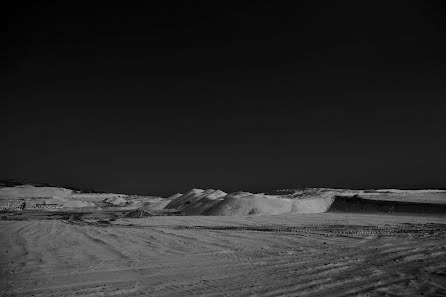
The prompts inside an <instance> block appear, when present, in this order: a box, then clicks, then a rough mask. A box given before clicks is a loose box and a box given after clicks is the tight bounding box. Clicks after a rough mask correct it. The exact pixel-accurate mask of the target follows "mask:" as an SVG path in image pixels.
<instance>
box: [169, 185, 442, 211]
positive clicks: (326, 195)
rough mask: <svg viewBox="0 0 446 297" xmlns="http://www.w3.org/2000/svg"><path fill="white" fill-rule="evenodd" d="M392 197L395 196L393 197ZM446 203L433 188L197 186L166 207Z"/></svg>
mask: <svg viewBox="0 0 446 297" xmlns="http://www.w3.org/2000/svg"><path fill="white" fill-rule="evenodd" d="M358 193H359V194H361V196H359V195H358ZM370 195H371V196H370ZM389 195H391V196H389ZM363 196H364V197H363ZM392 198H395V199H394V200H392ZM445 203H446V192H444V191H436V192H434V191H433V190H429V191H409V192H404V191H395V192H392V193H391V194H388V193H383V192H374V191H373V192H371V191H369V192H367V193H364V192H363V191H356V190H340V189H325V188H309V189H297V190H293V189H291V190H278V191H273V192H268V193H259V194H253V193H249V192H235V193H231V194H226V193H224V192H222V191H215V190H212V189H209V190H198V189H193V190H191V191H189V192H187V193H185V194H184V195H182V196H179V197H177V198H174V199H172V200H171V202H170V203H169V204H168V205H167V206H166V208H170V209H176V210H180V211H182V212H184V213H186V214H189V215H211V216H245V215H259V214H286V213H296V214H308V213H323V212H327V211H338V212H339V211H342V212H382V213H390V212H392V213H393V212H396V213H398V212H403V213H414V212H418V213H423V212H425V213H429V214H442V213H446V212H445V211H444V209H445V208H446V204H445Z"/></svg>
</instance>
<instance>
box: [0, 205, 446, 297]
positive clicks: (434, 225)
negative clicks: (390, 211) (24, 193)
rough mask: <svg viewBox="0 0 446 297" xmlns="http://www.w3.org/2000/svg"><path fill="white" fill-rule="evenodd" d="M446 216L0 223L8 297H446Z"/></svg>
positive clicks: (0, 273) (0, 268) (1, 270)
mask: <svg viewBox="0 0 446 297" xmlns="http://www.w3.org/2000/svg"><path fill="white" fill-rule="evenodd" d="M445 223H446V220H445V217H444V216H443V217H441V216H437V217H435V216H430V217H422V216H404V215H398V216H397V215H372V214H345V213H323V214H307V215H280V216H252V217H238V218H237V217H203V216H201V217H198V216H197V217H151V218H143V219H119V220H117V221H115V222H113V225H105V226H101V225H97V224H94V222H93V223H91V222H90V223H85V222H69V221H61V220H28V221H0V238H1V240H0V252H1V257H0V261H1V262H0V281H1V282H0V292H1V293H2V296H250V295H254V296H445V295H446V225H445Z"/></svg>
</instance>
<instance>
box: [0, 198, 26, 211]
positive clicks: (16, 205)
mask: <svg viewBox="0 0 446 297" xmlns="http://www.w3.org/2000/svg"><path fill="white" fill-rule="evenodd" d="M24 208H25V201H22V200H0V210H23V209H24Z"/></svg>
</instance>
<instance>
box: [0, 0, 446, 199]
mask: <svg viewBox="0 0 446 297" xmlns="http://www.w3.org/2000/svg"><path fill="white" fill-rule="evenodd" d="M152 2H154V1H145V5H144V6H141V5H135V6H131V4H130V2H128V1H124V2H120V5H116V6H112V4H111V2H93V1H91V2H90V1H88V2H86V4H81V3H79V1H72V2H70V1H55V2H54V3H52V4H51V2H48V3H47V4H44V5H43V4H42V3H39V2H34V4H32V5H25V4H23V3H19V2H18V1H16V3H15V4H14V5H12V6H10V7H9V8H8V9H3V10H2V12H1V14H2V20H3V21H5V20H6V22H7V24H6V26H2V27H3V29H2V30H6V32H5V31H4V32H3V34H2V42H3V43H5V42H6V45H4V46H2V47H1V50H0V51H1V64H0V70H1V72H0V99H1V105H0V110H1V114H0V116H1V117H0V133H1V138H0V139H1V140H0V178H16V179H26V180H32V181H39V182H48V183H53V184H58V185H73V186H78V187H88V188H95V189H97V190H103V191H113V192H125V193H135V194H154V195H170V194H173V193H176V192H184V191H186V190H188V189H190V188H194V187H197V188H218V189H222V190H224V191H226V192H232V191H236V190H246V191H251V192H261V191H267V190H272V189H279V188H293V187H312V186H316V187H339V188H383V187H384V188H389V187H391V188H445V187H446V10H445V7H444V6H443V7H442V6H439V3H441V2H442V1H437V2H434V1H400V2H396V1H327V2H321V1H290V2H284V1H283V2H282V1H270V2H269V3H268V4H265V3H260V2H258V3H257V4H254V2H252V3H250V4H243V5H242V4H240V3H239V2H240V1H234V2H230V1H222V2H217V1H205V2H203V3H201V4H192V2H191V1H185V2H184V4H183V5H180V4H178V3H176V2H167V1H160V3H164V4H157V5H154V4H153V3H152ZM303 2H305V3H303ZM195 3H197V2H195ZM273 3H274V4H273ZM122 5H126V6H125V7H123V6H122Z"/></svg>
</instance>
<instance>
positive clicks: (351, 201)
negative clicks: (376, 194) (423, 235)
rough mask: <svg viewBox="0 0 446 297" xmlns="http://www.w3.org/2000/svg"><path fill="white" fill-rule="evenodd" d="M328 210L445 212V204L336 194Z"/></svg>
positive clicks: (437, 213) (436, 213)
mask: <svg viewBox="0 0 446 297" xmlns="http://www.w3.org/2000/svg"><path fill="white" fill-rule="evenodd" d="M328 212H363V213H411V214H414V213H415V214H435V215H439V214H442V215H444V214H446V204H434V203H416V202H404V201H383V200H372V199H364V198H361V197H359V196H353V197H345V196H336V197H335V199H334V201H333V204H332V205H331V207H330V209H329V210H328Z"/></svg>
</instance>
